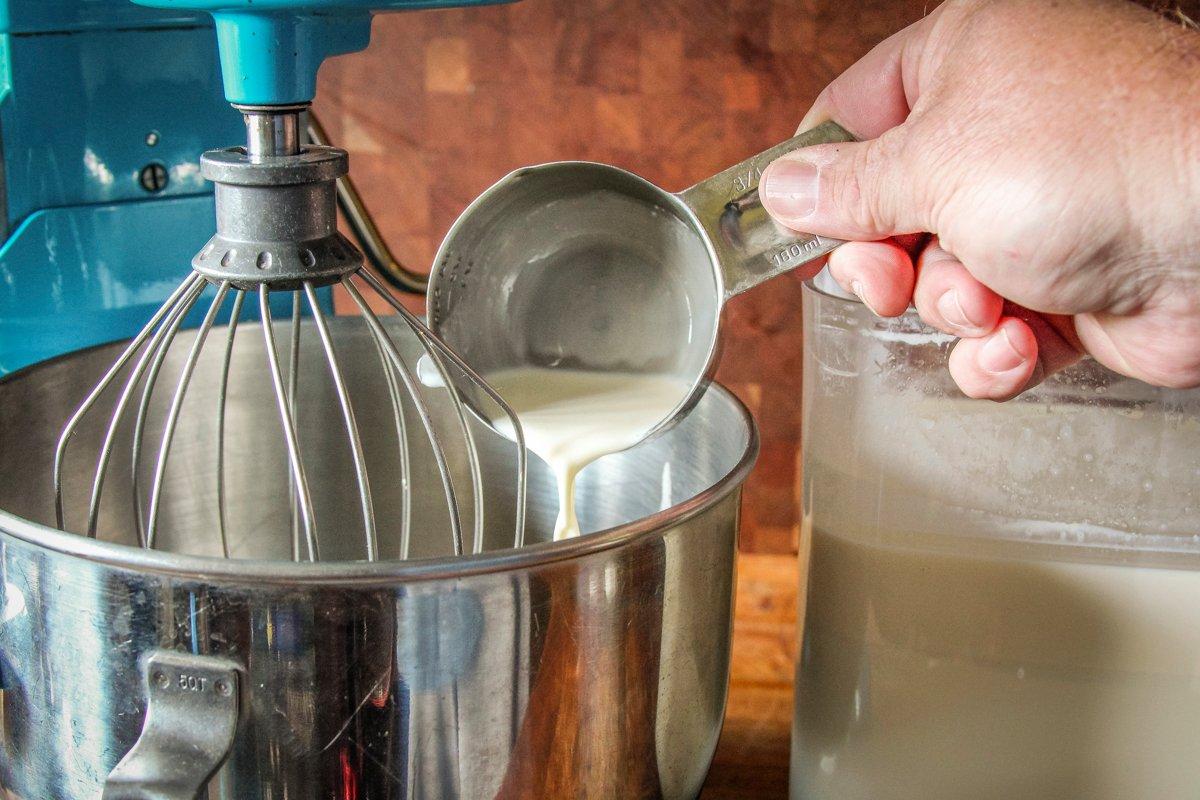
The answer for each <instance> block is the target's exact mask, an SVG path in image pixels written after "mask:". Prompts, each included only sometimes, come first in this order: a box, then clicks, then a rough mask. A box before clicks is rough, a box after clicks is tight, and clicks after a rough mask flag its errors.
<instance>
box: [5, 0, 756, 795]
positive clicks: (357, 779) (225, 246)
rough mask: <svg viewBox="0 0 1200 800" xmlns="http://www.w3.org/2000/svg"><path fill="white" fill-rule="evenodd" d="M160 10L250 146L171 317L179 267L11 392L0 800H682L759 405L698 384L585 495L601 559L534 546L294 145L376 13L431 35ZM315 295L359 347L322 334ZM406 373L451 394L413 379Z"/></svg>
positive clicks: (704, 710) (270, 15)
mask: <svg viewBox="0 0 1200 800" xmlns="http://www.w3.org/2000/svg"><path fill="white" fill-rule="evenodd" d="M147 4H148V5H157V6H161V7H163V8H166V9H167V10H168V11H167V16H168V17H171V18H173V17H172V15H174V14H181V15H182V17H183V18H184V19H191V20H192V21H191V22H188V23H186V24H187V25H199V24H201V23H199V22H196V18H195V17H192V16H191V12H195V11H201V12H211V13H212V15H213V19H214V20H215V26H216V30H217V34H218V38H219V41H220V45H221V60H222V67H223V74H224V82H225V88H226V95H227V97H228V99H229V100H231V101H232V102H233V103H234V105H235V107H236V108H237V109H238V110H239V111H241V112H242V114H243V117H244V120H245V127H246V145H245V147H235V148H229V149H225V150H215V151H209V152H208V153H206V154H205V156H204V157H203V161H202V166H201V169H202V170H203V173H204V175H205V176H207V177H208V178H209V179H210V180H211V181H213V182H214V183H215V184H216V192H215V205H216V212H217V213H216V217H217V226H216V227H217V231H216V234H215V235H214V236H212V238H211V239H210V240H209V242H208V244H202V243H201V242H196V243H195V244H194V245H192V246H193V247H200V249H199V252H198V253H197V254H196V255H195V257H194V258H193V260H192V271H191V273H190V274H188V275H187V276H186V277H183V279H182V282H181V283H179V278H176V277H172V278H171V281H170V282H171V284H172V285H173V286H174V290H173V291H171V290H170V289H166V290H165V291H164V284H165V282H164V281H163V280H162V276H163V275H171V276H173V275H175V274H176V272H183V271H184V270H183V264H182V263H180V262H176V263H173V264H172V263H166V262H163V263H161V264H160V266H159V267H158V269H159V270H160V275H159V280H158V282H157V284H156V285H155V287H154V291H153V292H149V293H148V295H153V298H154V302H155V303H157V302H158V301H159V300H161V299H162V297H163V296H164V294H168V293H169V295H170V296H169V297H167V300H166V302H165V304H163V305H161V307H159V308H158V310H157V311H152V310H151V311H147V312H145V313H144V314H143V313H141V311H140V309H141V308H143V307H144V306H146V305H148V304H147V303H141V304H139V315H140V316H141V320H139V325H142V324H143V323H145V319H146V318H147V317H149V322H148V323H146V324H145V325H144V327H142V329H141V332H140V333H137V335H135V336H134V337H133V339H132V340H131V341H130V342H116V343H112V344H107V345H101V346H98V347H93V348H91V349H84V350H74V351H72V352H66V353H63V354H61V355H59V356H57V357H56V358H53V359H50V360H47V361H42V362H39V363H36V364H33V365H31V366H28V367H25V368H23V369H20V370H18V371H16V372H14V373H13V374H11V375H8V376H6V377H5V378H3V379H0V441H2V442H3V443H4V448H3V453H2V455H3V456H4V457H3V458H0V578H2V580H0V611H2V613H0V793H4V794H5V795H6V796H10V795H11V796H14V797H25V798H38V800H85V799H86V800H93V799H94V798H95V797H97V796H103V797H104V798H106V800H143V799H144V798H155V799H156V800H191V799H192V798H202V797H207V798H209V800H268V799H270V798H273V799H275V800H278V798H289V800H327V798H329V797H341V798H346V799H347V800H367V798H371V800H401V799H403V800H410V799H413V800H444V798H471V799H472V800H485V798H497V797H502V798H530V799H531V800H532V799H533V798H538V799H539V800H540V799H541V798H550V797H588V798H613V800H616V798H621V800H625V799H626V798H635V799H636V800H652V799H657V798H667V800H688V799H689V798H694V797H696V796H697V795H698V793H699V791H700V787H701V785H702V784H703V781H704V777H705V774H706V772H707V769H708V765H709V763H710V761H711V758H712V755H713V752H714V750H715V747H716V742H717V737H718V734H719V731H720V727H721V721H722V715H723V709H724V706H725V697H726V690H727V680H728V669H729V656H730V640H731V633H732V632H731V623H732V604H733V575H734V559H735V553H736V533H737V527H738V517H739V502H740V490H741V486H742V483H743V482H744V480H745V478H746V476H747V474H748V472H749V470H750V468H751V467H752V465H753V463H754V460H755V457H756V455H757V446H758V441H757V437H756V434H755V431H754V427H753V423H752V422H751V420H750V418H749V415H748V413H747V412H746V410H745V409H744V407H742V406H741V404H740V403H738V402H737V400H735V399H734V398H733V397H732V396H731V395H730V394H729V393H728V392H725V391H724V390H723V389H721V388H720V387H715V386H714V387H712V389H711V390H710V391H708V392H707V393H706V394H705V395H704V397H703V398H701V399H700V400H699V401H698V403H697V404H696V406H695V408H694V409H693V410H692V411H691V413H689V414H688V415H687V417H686V418H685V419H683V420H681V421H680V422H679V423H678V424H677V425H676V426H674V427H672V428H671V429H670V430H668V431H665V432H664V433H663V434H662V435H659V436H657V437H655V438H654V439H652V440H648V441H643V442H641V443H640V444H637V445H636V446H634V447H632V448H630V449H629V450H626V451H623V452H620V453H615V454H612V455H610V456H607V457H605V458H603V459H601V460H599V461H597V462H596V463H594V464H592V465H591V466H590V467H589V468H588V469H586V470H584V471H583V472H582V473H581V474H580V477H579V480H578V481H577V483H576V497H575V508H576V511H577V512H578V515H579V518H580V522H581V525H582V526H583V528H584V529H585V530H587V531H590V532H592V533H590V534H589V535H588V536H583V537H578V538H574V539H570V540H564V541H558V542H551V541H548V539H549V538H550V532H551V529H552V524H553V520H554V516H555V514H556V512H557V506H558V503H557V496H556V493H555V489H554V483H553V478H552V476H551V475H550V474H549V471H548V469H547V468H546V467H545V466H544V465H542V464H539V463H528V464H526V460H525V453H524V448H523V446H522V445H521V442H520V436H519V435H515V436H514V437H513V438H514V439H516V440H517V441H516V442H514V441H510V439H508V438H505V437H502V436H500V435H499V434H497V433H496V432H495V430H494V429H493V428H492V426H491V424H490V423H488V422H485V421H484V419H485V418H487V419H496V416H497V413H501V414H502V413H505V411H506V410H505V409H504V405H503V403H502V402H501V401H500V399H499V398H498V397H497V396H495V394H494V393H493V392H491V391H490V390H489V388H488V387H487V386H486V384H484V383H483V382H482V381H481V380H480V379H479V378H478V376H477V375H475V374H474V373H473V372H472V371H471V369H470V368H469V367H468V366H467V365H466V364H464V363H463V362H462V361H461V359H459V358H458V357H457V356H456V355H455V354H454V353H453V352H452V351H451V350H450V349H449V348H447V347H446V346H444V345H442V344H441V342H440V341H439V340H438V339H437V338H436V337H435V336H433V335H432V334H431V333H430V332H429V331H428V329H426V328H425V327H424V325H423V324H422V323H421V321H420V320H418V319H415V318H414V317H412V316H411V315H408V314H406V313H405V312H404V310H403V307H402V306H400V304H399V303H397V302H396V301H395V300H394V299H393V298H391V296H390V295H389V294H388V293H387V292H386V291H384V287H383V285H382V284H381V283H380V281H379V279H378V278H376V277H375V276H372V275H370V274H369V273H366V272H364V271H363V270H362V269H361V268H362V256H361V255H360V254H359V252H358V251H357V250H356V249H355V248H354V247H353V246H352V245H351V244H350V243H349V242H348V241H347V240H346V239H344V238H343V237H341V236H340V235H339V234H338V233H337V230H336V227H335V204H336V201H335V195H337V194H338V193H339V187H338V178H339V176H340V175H342V174H343V173H344V172H345V171H346V168H347V156H346V154H345V153H344V152H342V151H339V150H336V149H333V148H329V147H322V146H319V145H305V144H303V142H302V139H303V136H302V131H303V130H304V128H305V127H306V126H305V124H304V120H303V113H304V110H305V108H306V106H307V103H308V102H309V100H310V99H311V98H312V95H313V89H314V82H315V74H316V71H317V68H318V66H319V64H320V62H321V60H322V59H323V58H325V57H327V56H330V55H334V54H337V53H343V52H349V51H351V50H354V49H357V48H361V47H363V46H365V44H366V40H367V36H368V33H369V26H370V9H401V8H415V7H422V6H425V7H427V6H435V5H443V3H437V2H413V3H408V2H400V1H399V0H397V1H396V2H382V1H377V2H354V1H353V0H331V1H330V2H316V1H315V0H304V2H281V1H280V0H253V2H252V1H251V0H188V1H187V2H179V3H172V2H168V0H147ZM449 4H453V3H449ZM459 4H463V3H459ZM129 8H130V9H136V7H135V6H129ZM121 13H125V12H121ZM129 13H130V14H133V12H129ZM143 22H144V19H143ZM0 24H4V23H3V21H0ZM147 24H148V23H147ZM181 24H182V23H181ZM188 30H192V28H188ZM199 30H200V31H201V32H202V33H206V34H207V35H211V31H210V30H206V29H204V28H199ZM160 33H161V31H160ZM48 91H53V88H51V89H49V90H48ZM179 100H180V98H178V97H177V98H175V102H176V103H178V102H179ZM234 119H235V120H236V116H235V117H234ZM314 138H322V137H320V136H319V132H318V136H317V137H314ZM90 163H92V165H93V167H96V164H97V163H98V161H97V159H93V160H92V162H90ZM96 168H97V169H98V167H96ZM122 174H123V175H124V173H122ZM195 188H196V190H197V195H196V197H197V198H198V199H197V200H195V201H194V202H195V203H196V205H197V206H198V207H203V208H211V206H210V205H209V202H210V201H209V200H208V198H207V197H204V196H203V193H202V190H201V189H199V183H198V181H197V183H196V187H195ZM340 194H341V200H342V202H343V205H344V206H347V207H351V208H352V207H353V205H354V204H353V199H354V198H353V196H352V193H347V192H346V191H345V186H344V185H343V186H342V187H341V192H340ZM131 205H136V204H131ZM146 205H147V206H149V205H150V204H146ZM348 218H349V221H350V222H351V227H356V226H355V224H354V222H355V219H354V215H353V214H350V215H348ZM124 232H125V229H124V228H122V227H118V228H117V229H116V233H117V234H121V233H124ZM175 232H176V231H175V229H170V230H168V229H166V228H165V227H164V228H162V233H163V235H164V236H171V235H172V234H173V233H175ZM154 233H158V230H157V229H154V228H153V227H151V228H150V229H149V230H143V231H142V234H143V236H144V237H145V238H144V240H143V241H149V240H151V239H152V238H153V234H154ZM368 249H373V250H375V251H376V252H375V257H374V258H373V259H372V260H373V261H379V260H383V259H384V258H385V256H386V254H385V253H383V252H382V251H380V250H379V249H378V248H368ZM164 252H166V251H165V250H163V251H158V255H161V254H162V253H164ZM171 252H172V253H173V252H174V251H173V250H172V251H171ZM30 258H31V260H30V261H29V262H27V263H29V264H30V266H31V271H32V270H33V269H34V268H38V267H45V266H46V264H45V259H44V258H43V259H42V260H40V261H39V260H37V259H33V258H32V256H30ZM156 258H157V256H156ZM80 263H81V264H83V263H84V262H83V261H81V262H80ZM49 266H50V267H53V266H54V265H53V263H52V262H51V264H50V265H49ZM385 266H386V265H385ZM335 284H337V285H340V286H342V287H344V289H345V291H346V292H347V293H348V294H349V296H350V298H351V300H352V301H354V302H355V304H356V305H358V306H359V308H360V310H361V311H363V314H362V315H361V317H360V316H356V317H353V318H344V319H343V318H332V315H330V314H329V313H328V311H329V309H328V300H327V296H328V291H329V290H328V288H327V287H330V286H333V285H335ZM48 293H50V292H48ZM205 293H209V296H210V297H211V298H212V299H211V301H208V300H206V299H205V298H204V295H205ZM366 295H374V296H375V297H376V298H377V299H378V300H379V301H382V302H384V303H387V304H389V305H390V306H391V307H392V308H393V309H394V310H395V312H396V313H395V314H394V315H390V316H386V317H383V316H376V315H374V314H372V313H370V308H369V305H368V304H367V302H366V297H365V296H366ZM69 312H70V308H68V307H64V308H63V309H61V310H60V312H59V313H60V315H61V317H60V318H61V319H64V320H69V319H71V317H70V316H69ZM252 312H258V313H257V315H256V314H254V313H252ZM289 313H290V318H289V321H288V322H287V323H286V324H281V322H277V321H276V319H277V317H279V316H282V315H287V314H289ZM258 315H260V316H261V321H262V324H261V325H259V324H258V322H257V320H255V319H253V317H255V316H258ZM225 319H229V323H228V324H227V325H225V324H222V323H223V321H224V320H225ZM196 323H198V327H196V328H195V329H191V326H192V325H193V324H196ZM121 325H122V327H124V326H128V320H124V321H123V322H122V324H121ZM110 332H111V333H112V334H116V333H118V331H117V330H116V329H115V328H111V331H110ZM121 332H123V331H121ZM26 335H29V334H26ZM96 340H97V338H96V336H95V331H93V332H92V338H91V339H90V341H92V342H94V341H96ZM83 343H86V342H80V341H78V340H75V341H70V342H60V343H59V344H60V345H61V347H60V348H59V349H67V348H70V347H71V346H78V345H79V344H83ZM6 344H7V342H6ZM45 354H46V353H44V352H43V353H38V354H36V355H39V356H40V355H45ZM33 355H34V354H33V353H32V352H25V353H24V354H23V356H22V359H23V360H26V361H27V360H31V357H32V356H33ZM422 358H424V359H425V360H426V361H427V362H429V363H431V364H432V365H433V368H434V371H435V372H437V373H438V375H437V377H438V378H439V380H438V381H430V382H429V383H438V384H440V386H438V387H435V386H432V385H426V383H422V382H421V381H415V380H413V377H414V375H413V372H414V371H415V370H413V368H412V367H413V365H414V364H416V363H417V362H418V361H419V360H420V359H422ZM156 387H157V388H156ZM430 392H440V393H441V396H440V398H439V399H436V400H435V399H434V398H432V397H430V395H429V393H430ZM497 410H499V412H497ZM510 416H511V415H510ZM510 423H511V424H510V427H511V428H512V429H513V430H519V425H516V423H515V420H511V421H510ZM514 451H515V452H514ZM526 466H528V479H527V480H526V478H525V477H524V475H525V470H526ZM514 468H515V470H514ZM526 494H527V495H528V504H526ZM131 501H132V502H131ZM526 508H528V514H527V515H525V509H526ZM485 520H486V521H485ZM522 537H524V538H522ZM514 545H516V546H514ZM522 545H523V546H522Z"/></svg>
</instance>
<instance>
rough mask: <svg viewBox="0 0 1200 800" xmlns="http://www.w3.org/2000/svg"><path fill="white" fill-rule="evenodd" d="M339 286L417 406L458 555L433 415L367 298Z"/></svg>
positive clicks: (446, 470)
mask: <svg viewBox="0 0 1200 800" xmlns="http://www.w3.org/2000/svg"><path fill="white" fill-rule="evenodd" d="M357 274H358V275H359V276H360V277H366V278H368V279H369V278H370V276H369V275H368V274H367V273H366V272H364V271H363V270H359V271H358V273H357ZM342 286H344V287H345V289H346V292H347V293H348V294H349V295H350V297H351V299H353V300H354V303H355V305H357V306H358V309H359V312H360V313H361V314H362V317H363V319H364V320H366V322H367V325H368V326H369V327H370V329H371V332H372V333H374V334H375V340H376V341H377V342H379V344H380V345H382V346H383V348H384V350H385V352H387V354H388V358H390V359H391V361H392V364H393V366H395V368H396V371H397V372H398V373H399V374H400V379H401V380H402V381H403V382H404V388H405V389H406V390H407V391H408V394H409V396H410V397H411V398H412V400H413V405H414V406H415V407H416V409H417V416H418V417H419V418H420V420H421V425H422V426H423V427H424V428H425V434H426V435H427V436H428V437H429V440H430V442H431V443H432V444H433V459H434V462H435V463H436V464H437V470H438V475H439V477H440V478H441V480H442V489H443V491H444V492H445V495H446V506H447V510H448V511H449V513H450V538H451V540H452V541H453V543H454V555H456V556H460V555H462V552H463V538H462V519H461V517H460V515H459V511H458V495H457V492H456V490H455V488H454V480H453V478H452V477H451V475H450V466H449V464H447V463H446V453H445V450H444V449H443V446H442V440H441V436H440V435H439V434H438V432H437V429H436V428H435V426H434V424H433V418H432V417H431V416H430V414H429V408H428V407H427V406H426V404H425V401H424V399H423V398H422V396H421V390H420V387H418V386H417V381H416V378H415V377H414V376H413V374H412V371H411V370H410V369H409V367H408V365H407V364H405V363H404V359H403V358H401V357H400V352H399V351H398V350H397V349H396V345H395V343H394V342H392V340H391V337H389V336H388V335H387V331H385V330H384V328H383V323H381V322H380V321H379V317H378V316H376V314H375V312H374V311H373V310H371V307H370V306H369V305H367V301H366V300H364V299H363V296H362V295H361V294H360V293H359V291H358V288H357V287H355V285H354V282H353V281H351V280H350V279H349V278H343V279H342Z"/></svg>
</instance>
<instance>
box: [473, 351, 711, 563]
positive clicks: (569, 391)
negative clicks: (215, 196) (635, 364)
mask: <svg viewBox="0 0 1200 800" xmlns="http://www.w3.org/2000/svg"><path fill="white" fill-rule="evenodd" d="M487 379H488V383H490V384H491V385H492V388H494V389H495V390H496V391H497V392H498V393H499V394H500V396H501V397H503V398H504V399H505V401H506V402H507V403H508V404H509V405H510V406H511V407H512V409H513V411H515V412H516V414H517V418H518V419H519V420H520V421H521V428H522V429H523V431H524V433H525V442H526V444H527V446H528V447H529V449H530V450H531V451H533V452H534V453H535V454H536V455H537V456H538V457H539V458H541V459H542V460H543V461H545V462H546V463H547V464H549V465H550V469H551V470H552V471H553V472H554V478H555V481H556V482H557V484H558V519H557V521H556V522H555V524H554V538H555V540H558V539H565V538H567V537H570V536H578V535H579V533H580V530H579V520H578V519H577V518H576V516H575V476H576V475H578V474H579V471H580V470H582V469H583V468H584V467H586V466H587V465H588V464H590V463H592V462H593V461H595V460H596V459H598V458H600V457H601V456H606V455H608V454H609V453H617V452H620V451H621V450H625V449H626V448H629V447H632V446H633V445H635V444H637V443H638V442H640V441H641V440H642V439H644V438H645V437H646V434H647V433H649V432H650V431H651V429H652V428H654V427H655V426H656V425H657V424H658V423H659V422H661V421H662V420H663V419H664V418H665V417H666V416H667V415H668V414H670V413H671V411H672V409H674V408H675V406H677V405H678V404H679V402H680V401H681V400H682V399H683V398H684V396H685V395H686V394H687V392H688V388H689V387H688V385H687V384H686V383H685V382H683V381H681V380H678V379H676V378H674V377H671V376H668V375H655V374H635V373H620V372H617V373H613V372H590V371H583V370H569V369H549V368H539V367H519V368H516V369H510V370H503V371H500V372H496V373H492V374H489V375H488V376H487ZM496 427H497V429H498V430H499V431H500V432H501V433H503V434H505V435H508V436H511V435H512V433H513V431H512V425H511V423H509V421H508V419H507V418H505V417H501V418H500V419H498V420H497V421H496Z"/></svg>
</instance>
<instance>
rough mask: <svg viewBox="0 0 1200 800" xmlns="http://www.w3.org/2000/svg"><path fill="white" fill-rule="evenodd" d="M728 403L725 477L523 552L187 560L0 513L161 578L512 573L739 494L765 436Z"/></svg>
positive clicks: (660, 529)
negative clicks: (735, 452)
mask: <svg viewBox="0 0 1200 800" xmlns="http://www.w3.org/2000/svg"><path fill="white" fill-rule="evenodd" d="M121 341H127V340H121V339H117V340H113V341H109V342H102V343H100V344H96V345H93V346H91V347H85V348H80V349H78V350H73V351H71V352H68V353H63V354H60V355H58V356H54V357H52V358H48V359H45V360H43V361H39V362H36V363H34V364H30V365H28V366H25V367H22V368H21V369H19V370H16V371H14V372H12V373H10V374H8V375H5V376H3V377H0V384H4V383H8V382H10V381H14V380H18V379H20V378H22V377H24V376H26V375H28V374H30V373H32V372H37V371H40V370H42V369H47V368H49V367H51V366H53V365H54V364H56V363H57V362H59V361H63V360H66V359H68V358H72V357H76V356H79V355H80V354H83V353H87V352H90V351H93V350H99V349H102V348H105V347H111V346H113V345H114V344H116V343H118V342H121ZM707 391H709V392H713V393H715V396H716V397H718V398H720V402H723V403H725V404H726V405H727V406H729V407H730V408H731V409H732V410H733V412H734V414H735V416H737V417H738V418H739V419H740V420H741V422H742V424H743V426H744V427H745V430H746V446H745V449H744V450H743V451H742V454H741V456H740V457H739V458H738V461H737V463H735V464H734V465H733V467H732V468H730V469H729V470H728V471H727V472H726V473H725V474H724V475H723V476H722V477H721V478H720V479H719V480H717V481H715V482H714V483H712V484H711V485H710V486H708V487H707V488H705V489H704V490H703V491H701V492H699V493H697V494H695V495H693V496H692V497H690V498H688V499H687V500H684V501H682V502H680V503H676V504H675V505H673V506H671V507H669V508H666V509H663V510H661V511H657V512H655V513H654V514H651V515H649V516H647V517H643V518H641V519H639V520H635V521H633V522H628V523H625V524H624V525H617V526H614V527H611V528H606V529H604V530H600V531H596V532H594V533H588V534H584V535H582V536H579V537H576V538H572V539H563V540H561V541H550V542H538V543H536V544H529V545H525V546H523V547H520V548H507V549H504V550H491V551H484V552H482V553H474V554H471V555H462V556H440V557H436V558H420V559H410V560H400V559H390V560H387V559H384V560H379V561H327V562H321V561H318V562H309V561H298V562H297V561H275V560H266V559H234V558H230V559H226V558H221V557H217V556H199V555H183V554H178V553H166V552H162V551H158V550H147V549H143V548H141V547H135V546H133V545H126V544H118V543H116V542H103V541H99V540H97V539H91V538H88V537H87V536H84V535H82V534H78V533H69V532H66V531H60V530H58V529H57V528H54V527H51V526H49V525H44V524H42V523H38V522H34V521H32V520H28V519H25V518H23V517H19V516H17V515H15V514H13V513H11V512H9V511H6V510H4V509H2V508H0V546H5V545H8V544H10V541H9V540H12V539H15V540H17V541H19V542H22V543H24V544H26V545H29V546H31V547H34V548H38V549H40V550H48V551H51V552H54V553H57V554H61V555H64V556H68V557H73V558H80V559H84V560H87V561H92V562H95V563H97V564H100V565H103V566H106V567H112V568H116V569H123V570H131V571H138V572H152V573H155V574H159V575H168V576H176V577H181V578H189V579H200V580H204V581H211V582H243V581H245V580H247V579H253V580H254V581H255V583H256V584H259V585H262V584H287V585H315V584H331V583H332V584H339V585H343V586H344V585H347V584H357V585H370V584H385V583H395V582H397V581H430V580H443V579H447V578H462V577H467V576H471V575H479V574H483V573H496V572H511V571H515V570H521V569H528V568H530V567H536V566H542V565H547V564H551V563H554V562H558V561H568V560H572V559H577V558H582V557H585V556H589V555H593V554H596V553H601V552H604V551H607V550H612V549H616V548H620V547H626V546H629V545H633V544H636V543H638V542H641V541H643V540H648V539H651V538H653V537H655V536H658V535H661V534H662V533H664V532H666V531H668V530H670V529H672V528H675V527H677V526H679V525H681V524H683V523H685V522H687V521H688V520H691V519H693V518H695V517H696V516H698V515H700V514H702V513H703V512H705V511H707V510H708V509H709V508H711V507H713V506H715V505H716V504H717V503H719V502H720V501H721V500H723V499H725V498H726V496H728V495H729V494H730V493H732V492H733V491H735V490H736V489H738V488H739V487H740V486H741V485H742V484H743V483H744V482H745V479H746V477H747V476H748V474H749V473H750V470H751V469H753V467H754V464H755V462H756V461H757V460H758V454H759V448H760V439H759V433H758V427H757V426H756V425H755V423H754V418H753V416H751V414H750V411H749V410H748V409H747V408H746V406H745V404H744V403H742V401H741V400H739V399H738V398H737V397H736V396H735V395H734V394H733V393H732V392H730V391H729V390H728V389H726V388H725V387H724V386H721V385H720V384H718V383H715V382H712V383H710V385H709V388H708V390H707Z"/></svg>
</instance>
